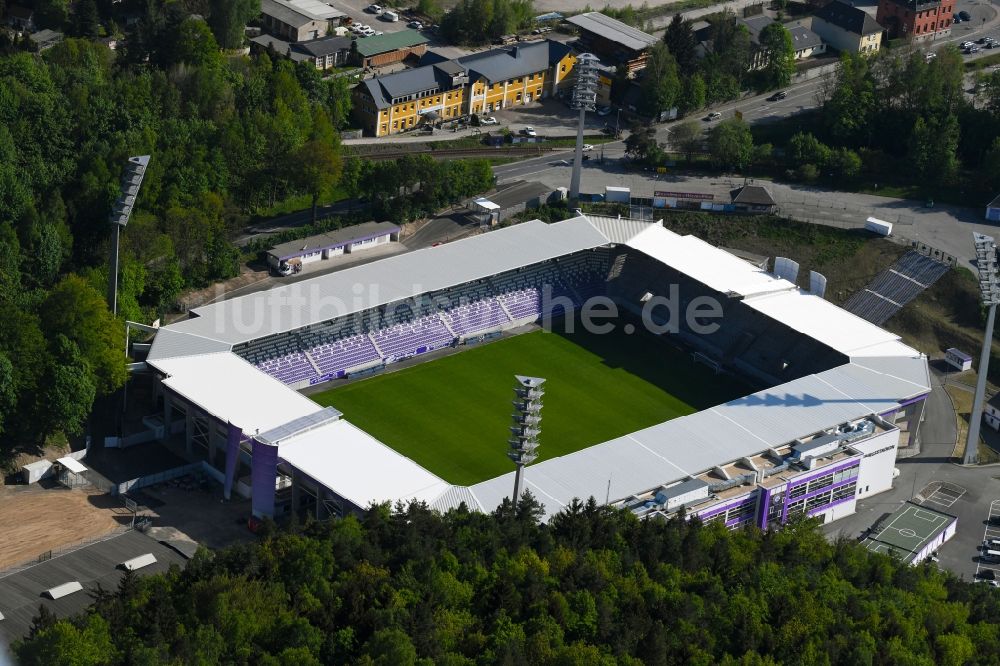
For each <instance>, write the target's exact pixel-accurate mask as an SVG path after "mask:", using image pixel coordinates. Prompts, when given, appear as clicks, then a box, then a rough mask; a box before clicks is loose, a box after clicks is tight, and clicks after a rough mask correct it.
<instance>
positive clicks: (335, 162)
mask: <svg viewBox="0 0 1000 666" xmlns="http://www.w3.org/2000/svg"><path fill="white" fill-rule="evenodd" d="M293 163H294V167H293V168H294V169H295V170H296V176H295V179H296V182H298V184H299V187H301V188H302V189H303V190H304V191H306V192H308V193H309V196H310V197H311V198H312V221H313V223H315V222H316V205H317V203H318V201H319V198H320V196H321V195H322V194H323V193H324V192H326V191H328V190H329V189H330V188H331V187H333V186H334V185H336V184H337V182H338V181H339V180H340V174H341V171H342V169H343V163H342V162H341V159H340V155H339V154H338V153H337V150H336V148H334V146H332V145H330V144H329V143H327V142H324V141H319V140H313V141H308V142H306V143H305V144H303V145H302V147H301V148H299V150H298V151H296V153H295V157H294V160H293Z"/></svg>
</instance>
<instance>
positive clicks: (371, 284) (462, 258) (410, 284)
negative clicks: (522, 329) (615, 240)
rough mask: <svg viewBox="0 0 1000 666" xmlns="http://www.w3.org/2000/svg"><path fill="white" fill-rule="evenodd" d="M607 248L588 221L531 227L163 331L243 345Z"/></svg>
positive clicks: (378, 264)
mask: <svg viewBox="0 0 1000 666" xmlns="http://www.w3.org/2000/svg"><path fill="white" fill-rule="evenodd" d="M607 243H608V239H607V237H606V236H604V235H603V234H602V233H601V232H600V231H598V230H597V229H596V228H595V227H594V226H592V225H591V224H590V223H589V222H587V220H586V219H584V218H574V219H572V220H566V221H564V222H560V223H558V224H545V223H544V222H540V221H538V220H534V221H532V222H526V223H524V224H519V225H517V226H513V227H507V228H505V229H502V230H501V233H498V232H492V233H489V234H483V235H480V236H473V237H471V238H466V239H463V240H460V241H457V242H454V243H446V244H445V245H441V246H438V247H430V248H426V249H423V250H416V251H414V252H407V253H405V254H399V255H396V256H393V257H387V258H386V259H382V260H380V261H374V262H372V263H369V264H364V265H362V266H357V267H354V268H348V269H345V270H342V271H337V272H335V273H330V274H328V275H323V276H320V277H316V278H313V279H311V280H305V281H303V282H297V283H295V284H290V285H287V286H284V287H277V288H274V289H270V290H268V291H262V292H258V293H255V294H250V295H248V296H243V297H241V298H234V299H232V300H228V301H223V302H221V303H217V304H215V305H208V306H205V307H201V308H197V309H195V310H193V312H194V314H195V315H197V316H196V317H195V318H193V319H187V320H185V321H182V322H179V323H177V324H172V325H171V326H168V327H166V330H170V331H174V332H179V333H186V334H189V335H195V336H198V338H199V339H200V342H201V343H202V344H207V343H204V341H205V340H209V341H213V340H214V341H218V342H221V343H226V344H238V343H240V342H246V341H248V340H254V339H256V338H262V337H266V336H268V335H273V334H276V333H283V332H286V331H291V330H294V329H296V328H300V327H302V326H308V325H310V324H316V323H320V322H323V321H328V320H330V319H335V318H337V317H342V316H344V315H349V314H354V313H356V312H362V311H364V310H367V309H369V308H372V307H376V306H379V305H385V304H388V303H395V302H397V301H402V300H405V299H407V298H412V297H414V296H418V295H420V294H423V293H426V292H429V291H438V290H441V289H447V288H449V287H454V286H456V285H460V284H463V283H465V282H472V281H474V280H481V279H483V278H486V277H489V276H490V275H494V274H496V273H502V272H504V271H509V270H513V269H515V268H520V267H522V266H529V265H531V264H536V263H538V262H541V261H546V260H549V259H554V258H556V257H561V256H564V255H567V254H570V253H573V252H577V251H579V250H586V249H588V248H593V247H599V246H601V245H606V244H607ZM156 346H157V345H156V344H154V345H153V350H152V353H153V354H154V356H153V358H155V354H156V353H157V350H156Z"/></svg>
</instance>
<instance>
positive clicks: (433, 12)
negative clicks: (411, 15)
mask: <svg viewBox="0 0 1000 666" xmlns="http://www.w3.org/2000/svg"><path fill="white" fill-rule="evenodd" d="M417 11H418V12H420V13H421V14H423V15H424V16H427V17H429V18H431V19H433V20H434V21H440V20H441V16H442V12H441V3H440V1H439V0H417Z"/></svg>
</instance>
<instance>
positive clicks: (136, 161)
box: [108, 155, 149, 314]
mask: <svg viewBox="0 0 1000 666" xmlns="http://www.w3.org/2000/svg"><path fill="white" fill-rule="evenodd" d="M147 166H149V155H139V156H138V157H130V158H128V162H126V163H125V173H124V175H123V176H122V187H121V195H120V196H119V197H118V201H116V202H115V205H114V208H112V209H111V215H110V216H109V219H108V221H109V222H111V226H112V227H114V230H115V232H114V233H115V237H114V239H113V240H112V243H111V265H110V266H109V267H108V307H110V308H111V313H112V314H118V241H119V239H120V237H121V231H122V229H124V228H125V225H126V224H128V219H129V217H131V216H132V206H134V205H135V199H136V197H137V196H139V187H140V186H141V185H142V177H143V176H144V175H145V173H146V167H147Z"/></svg>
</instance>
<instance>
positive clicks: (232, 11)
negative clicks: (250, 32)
mask: <svg viewBox="0 0 1000 666" xmlns="http://www.w3.org/2000/svg"><path fill="white" fill-rule="evenodd" d="M259 15H260V3H256V2H254V0H211V2H210V3H209V10H208V24H209V26H210V27H211V29H212V34H213V35H215V41H216V42H218V44H219V46H221V47H222V48H224V49H235V48H239V47H240V46H242V45H243V38H244V30H245V27H246V24H247V23H248V22H249V21H250V20H251V19H253V18H256V17H257V16H259Z"/></svg>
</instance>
